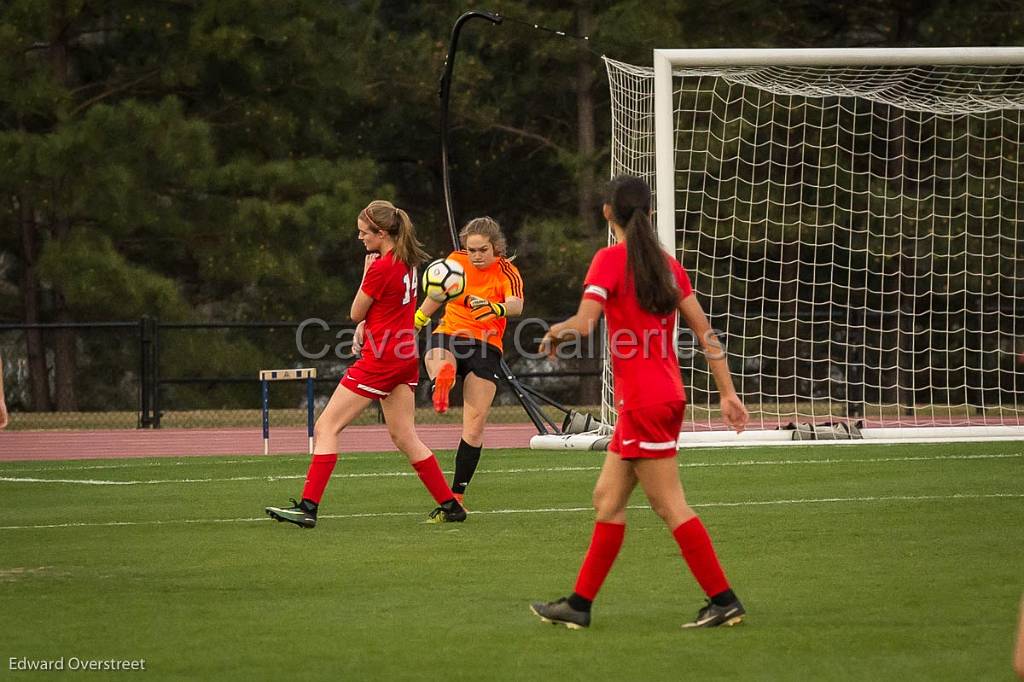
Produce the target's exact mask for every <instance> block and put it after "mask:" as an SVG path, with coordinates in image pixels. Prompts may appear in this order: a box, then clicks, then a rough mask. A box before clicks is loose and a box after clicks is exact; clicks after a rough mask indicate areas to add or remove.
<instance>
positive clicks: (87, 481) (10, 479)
mask: <svg viewBox="0 0 1024 682" xmlns="http://www.w3.org/2000/svg"><path fill="white" fill-rule="evenodd" d="M1022 457H1024V453H1012V454H990V455H935V456H931V457H875V458H852V457H842V458H836V459H780V460H744V461H739V462H681V463H680V464H679V468H680V469H705V468H718V467H754V466H801V465H831V464H891V463H900V462H938V461H956V460H987V459H1020V458H1022ZM600 470H601V467H599V466H566V467H541V468H518V469H492V470H487V469H481V470H480V472H479V473H481V474H488V475H489V474H527V473H559V472H575V471H600ZM449 473H450V472H449ZM406 476H416V472H415V471H378V472H363V473H351V474H334V475H333V476H331V478H332V479H336V478H337V479H345V478H395V477H406ZM305 477H306V475H305V474H287V475H283V476H275V475H264V476H230V477H227V478H214V477H210V478H165V479H153V480H127V481H116V480H106V479H94V478H84V479H80V478H35V477H24V476H0V483H58V484H65V485H100V486H102V485H113V486H118V485H165V484H188V483H229V482H237V481H267V482H273V481H291V480H302V479H305Z"/></svg>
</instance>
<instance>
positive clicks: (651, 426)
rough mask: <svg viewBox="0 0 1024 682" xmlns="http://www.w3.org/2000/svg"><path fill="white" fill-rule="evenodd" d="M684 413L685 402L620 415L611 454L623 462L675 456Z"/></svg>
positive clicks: (675, 402)
mask: <svg viewBox="0 0 1024 682" xmlns="http://www.w3.org/2000/svg"><path fill="white" fill-rule="evenodd" d="M684 412H686V402H684V401H682V400H673V401H672V402H668V403H664V404H662V405H651V406H650V407H644V408H641V409H637V410H629V411H628V412H620V413H619V420H618V421H617V422H615V432H614V433H612V442H611V443H609V444H608V451H609V452H614V453H616V454H617V455H618V456H619V457H621V458H622V459H638V458H645V459H662V458H665V457H675V456H676V447H677V446H676V443H677V441H678V439H679V429H680V427H681V426H682V425H683V413H684Z"/></svg>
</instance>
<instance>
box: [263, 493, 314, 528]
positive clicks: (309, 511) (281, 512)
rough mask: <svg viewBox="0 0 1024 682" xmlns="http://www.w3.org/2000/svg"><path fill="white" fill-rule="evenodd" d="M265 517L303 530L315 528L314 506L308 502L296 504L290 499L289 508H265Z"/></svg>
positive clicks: (293, 499)
mask: <svg viewBox="0 0 1024 682" xmlns="http://www.w3.org/2000/svg"><path fill="white" fill-rule="evenodd" d="M265 511H266V512H267V516H269V517H270V518H272V519H275V520H277V521H288V522H289V523H294V524H295V525H296V526H302V527H303V528H314V527H315V526H316V505H315V504H313V503H312V502H310V501H309V500H303V501H302V502H296V501H295V498H294V497H293V498H292V506H290V507H267V508H266V510H265Z"/></svg>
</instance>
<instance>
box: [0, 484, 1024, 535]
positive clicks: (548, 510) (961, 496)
mask: <svg viewBox="0 0 1024 682" xmlns="http://www.w3.org/2000/svg"><path fill="white" fill-rule="evenodd" d="M1019 498H1024V493H977V494H975V493H955V494H952V495H871V496H863V497H821V498H804V499H791V500H741V501H734V502H705V503H702V504H695V505H693V506H694V507H697V508H701V509H711V508H715V507H722V508H736V507H765V506H784V505H799V504H844V503H847V504H856V503H865V502H928V501H936V500H979V499H1019ZM627 509H650V507H649V506H648V505H643V504H638V505H630V506H629V507H627ZM591 511H593V509H592V508H591V507H542V508H539V509H493V510H489V511H478V510H473V511H472V512H470V516H476V515H478V514H574V513H580V512H591ZM396 516H397V517H422V516H423V512H422V511H418V512H376V513H365V514H321V515H320V516H319V517H318V518H319V519H321V520H322V519H378V518H387V517H396ZM269 521H271V519H270V518H268V517H265V516H257V517H245V518H233V519H172V520H155V521H102V522H93V523H87V522H73V523H48V524H38V525H26V526H0V531H2V530H41V529H45V528H106V527H113V526H179V525H188V524H205V523H259V522H269Z"/></svg>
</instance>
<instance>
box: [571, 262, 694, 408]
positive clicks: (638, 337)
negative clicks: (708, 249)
mask: <svg viewBox="0 0 1024 682" xmlns="http://www.w3.org/2000/svg"><path fill="white" fill-rule="evenodd" d="M665 260H666V261H667V262H668V264H669V267H670V268H671V270H672V273H673V275H674V276H675V280H676V285H677V286H678V287H679V300H682V299H684V298H686V297H687V296H690V295H692V294H693V287H692V286H691V285H690V277H689V276H688V275H687V274H686V270H684V269H683V266H682V265H680V264H679V262H678V261H676V260H675V259H674V258H672V257H671V256H670V255H668V254H667V253H666V254H665ZM583 298H588V299H591V300H593V301H597V302H599V303H601V304H603V305H604V314H605V318H606V319H607V321H608V349H609V354H610V355H611V359H612V376H613V377H614V380H615V406H616V409H618V410H619V411H626V410H635V409H637V408H642V407H646V406H649V405H657V404H661V403H665V402H668V401H671V400H683V401H685V400H686V391H685V390H684V388H683V381H682V379H681V378H680V376H679V359H678V356H677V355H676V349H675V343H674V339H673V331H674V329H675V321H676V313H675V312H671V313H668V314H667V315H653V314H651V313H649V312H647V311H646V310H644V309H643V308H641V307H640V301H638V300H637V297H636V290H635V289H634V287H633V279H632V277H629V276H628V274H627V271H626V245H625V244H617V245H615V246H609V247H607V248H604V249H601V250H600V251H598V252H597V253H596V254H595V255H594V260H593V261H591V263H590V270H588V271H587V278H586V280H584V288H583Z"/></svg>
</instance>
